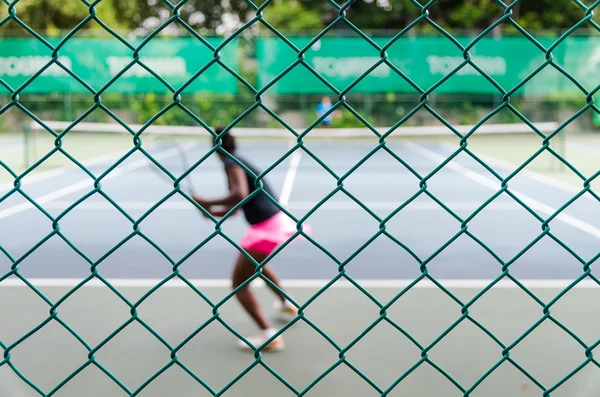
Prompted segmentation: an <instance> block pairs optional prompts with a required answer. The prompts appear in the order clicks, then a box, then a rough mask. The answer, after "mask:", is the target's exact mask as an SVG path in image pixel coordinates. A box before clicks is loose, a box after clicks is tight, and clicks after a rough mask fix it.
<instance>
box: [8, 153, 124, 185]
mask: <svg viewBox="0 0 600 397" xmlns="http://www.w3.org/2000/svg"><path fill="white" fill-rule="evenodd" d="M123 154H124V153H123V152H122V151H121V152H113V153H109V154H103V155H101V156H98V157H93V158H91V159H89V160H86V161H82V162H81V164H83V165H84V166H85V167H93V166H95V165H98V164H102V163H104V162H106V161H110V160H113V159H115V160H116V159H118V158H119V157H120V156H122V155H123ZM78 168H79V167H77V165H75V164H72V165H66V166H64V167H59V168H56V169H53V170H48V171H43V172H40V173H39V174H33V175H29V176H27V177H26V181H27V184H32V183H36V182H41V181H44V180H46V179H50V178H54V177H56V176H60V175H63V174H66V173H67V172H69V171H71V170H73V169H78ZM13 187H14V183H13V182H8V183H3V184H0V192H4V191H8V190H10V189H12V188H13Z"/></svg>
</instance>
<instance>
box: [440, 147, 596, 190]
mask: <svg viewBox="0 0 600 397" xmlns="http://www.w3.org/2000/svg"><path fill="white" fill-rule="evenodd" d="M441 146H443V147H445V148H446V149H448V150H451V151H452V152H454V151H456V147H454V146H452V145H450V144H448V143H442V144H441ZM477 157H479V158H480V159H482V160H483V161H485V162H486V163H488V164H489V165H491V166H492V167H498V168H504V169H507V170H509V171H511V172H512V171H513V170H514V169H515V168H516V167H517V165H515V164H512V163H509V162H507V161H504V160H500V159H497V158H495V157H492V156H489V155H487V154H479V153H478V154H477ZM519 175H523V176H525V177H526V178H529V179H531V180H532V181H535V182H539V183H542V184H544V185H548V186H550V187H553V188H556V189H560V190H563V191H565V192H568V193H573V194H577V193H579V192H581V190H582V189H583V182H582V186H581V188H578V187H577V186H575V185H572V184H570V183H566V182H562V181H559V180H557V179H555V178H552V177H549V176H546V175H544V174H541V173H539V172H536V171H533V170H528V169H523V170H521V171H519ZM583 197H585V198H587V199H592V200H594V201H596V198H595V197H594V196H592V195H591V194H584V195H583Z"/></svg>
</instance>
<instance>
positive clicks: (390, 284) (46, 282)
mask: <svg viewBox="0 0 600 397" xmlns="http://www.w3.org/2000/svg"><path fill="white" fill-rule="evenodd" d="M27 280H28V281H29V282H30V283H31V284H33V285H34V286H35V287H59V288H73V287H75V286H77V285H78V284H79V283H80V282H81V281H82V279H75V278H28V279H27ZM108 281H109V282H110V283H111V284H112V285H113V286H114V287H116V288H152V287H154V286H156V285H157V284H158V283H160V282H161V281H162V279H150V278H149V279H110V278H109V279H108ZM330 281H331V280H328V279H289V280H285V279H284V280H283V281H282V284H283V286H284V287H285V288H306V289H313V288H322V287H324V286H325V285H326V284H327V283H329V282H330ZM355 281H356V282H357V283H359V284H360V285H361V286H363V287H365V288H382V289H383V288H387V289H401V288H405V287H407V286H408V285H410V284H411V283H413V282H414V279H392V280H387V279H386V280H378V279H367V280H364V279H357V280H355ZM437 281H438V282H439V283H440V284H442V285H443V286H444V287H447V288H460V289H482V288H485V287H487V286H488V285H490V284H491V283H492V282H493V280H489V279H439V280H437ZM519 281H520V282H521V283H522V284H523V285H524V286H525V287H527V288H541V289H551V288H560V289H562V288H565V287H567V286H569V285H570V284H571V283H572V282H573V280H565V279H557V280H543V279H530V280H529V279H524V280H519ZM189 282H190V283H191V284H192V285H194V286H195V287H198V288H231V280H229V279H189ZM86 286H87V287H92V288H98V287H105V285H104V283H102V282H101V281H100V280H98V279H94V280H91V281H89V282H88V283H87V284H86ZM2 287H7V288H18V287H27V286H26V285H25V284H24V283H23V282H22V281H21V280H20V279H17V278H10V279H7V280H4V281H2V282H1V283H0V288H2ZM252 287H253V288H264V287H266V284H265V282H264V281H262V280H256V281H254V282H253V283H252ZM161 288H189V287H188V285H187V284H185V283H184V282H183V281H181V280H171V281H169V282H167V283H166V284H165V285H164V286H162V287H161ZM331 288H333V289H347V288H356V287H355V286H354V285H352V284H351V283H349V282H348V281H346V280H340V281H338V282H336V283H335V284H333V285H332V286H331ZM413 288H416V289H437V288H438V287H437V286H436V285H435V284H434V283H432V282H431V281H428V280H423V281H421V282H419V283H418V284H416V285H415V286H414V287H413ZM494 288H499V289H517V288H520V287H519V286H517V285H516V284H515V283H513V282H512V281H510V280H507V279H503V280H500V281H499V282H498V283H496V284H495V285H494ZM576 288H580V289H591V288H598V289H599V290H600V286H598V284H596V283H595V282H594V281H593V280H587V279H586V280H582V281H581V282H579V284H577V287H576Z"/></svg>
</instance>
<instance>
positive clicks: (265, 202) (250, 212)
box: [224, 154, 280, 225]
mask: <svg viewBox="0 0 600 397" xmlns="http://www.w3.org/2000/svg"><path fill="white" fill-rule="evenodd" d="M235 158H236V159H237V160H238V161H239V162H240V163H242V164H244V165H245V166H246V167H247V168H248V169H249V170H250V171H252V173H254V175H260V171H259V170H258V169H257V168H256V167H254V166H253V165H252V164H250V163H249V162H248V161H246V160H245V159H244V158H242V157H240V156H239V155H238V154H235ZM224 165H225V168H227V167H231V166H238V167H239V165H238V164H237V163H236V162H234V161H233V160H231V159H229V158H226V159H225V161H224ZM243 171H244V173H245V174H246V178H247V180H248V189H249V191H250V194H252V193H253V192H254V191H256V190H257V187H256V178H254V176H252V175H250V174H249V173H248V172H247V171H246V170H243ZM261 182H262V185H263V191H265V192H267V193H268V194H269V195H270V196H271V197H273V198H274V199H275V200H276V199H277V196H276V195H275V193H274V191H273V189H271V186H270V185H269V184H268V183H267V181H266V180H265V178H263V179H261ZM242 210H243V211H244V216H245V218H246V220H247V221H248V223H250V224H251V225H256V224H258V223H261V222H264V221H266V220H267V219H269V218H271V217H272V216H273V215H276V214H277V213H278V212H279V211H280V210H279V208H277V206H276V205H275V204H273V203H272V202H271V200H269V199H268V198H267V196H265V194H264V193H263V192H262V191H261V192H259V193H258V194H256V195H255V196H253V197H252V198H251V199H250V200H248V201H247V202H246V203H245V204H244V205H243V206H242Z"/></svg>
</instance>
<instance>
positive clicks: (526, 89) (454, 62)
mask: <svg viewBox="0 0 600 397" xmlns="http://www.w3.org/2000/svg"><path fill="white" fill-rule="evenodd" d="M373 40H374V41H375V42H376V43H377V44H378V45H379V46H382V47H383V46H385V45H386V44H387V43H388V41H389V40H390V38H375V39H373ZM457 40H458V41H459V42H460V43H461V44H462V45H465V46H466V45H468V43H470V41H471V40H472V39H471V38H465V37H462V38H457ZM539 41H540V43H541V44H542V45H543V46H545V47H546V48H548V47H550V46H551V45H552V43H553V42H554V40H552V39H541V40H539ZM291 42H292V43H293V44H294V45H296V46H297V47H298V48H300V49H302V48H304V47H305V46H306V45H308V43H309V42H310V39H309V38H292V39H291ZM469 53H470V55H471V59H472V60H473V62H474V63H475V64H476V65H478V66H479V67H480V68H481V69H482V70H483V71H484V72H486V73H487V74H488V75H489V76H490V77H491V78H492V79H493V80H494V81H495V82H496V83H497V84H499V85H500V86H501V87H502V88H504V90H506V91H510V90H513V89H514V88H515V87H517V86H518V85H519V83H520V82H522V81H523V80H524V79H526V78H527V77H528V76H529V75H530V74H531V73H533V72H534V71H535V70H536V69H537V68H538V67H539V66H541V65H543V64H544V62H545V61H546V56H545V53H544V52H543V51H542V50H540V49H539V48H538V47H536V46H535V45H534V44H533V43H531V41H529V40H528V39H527V38H524V37H501V38H483V39H482V40H480V41H479V42H478V43H477V44H476V45H475V46H473V47H472V48H470V50H469ZM257 54H258V59H259V62H260V68H259V75H258V81H259V85H260V86H261V87H264V86H266V85H267V84H269V83H271V82H272V81H273V80H274V79H276V78H277V76H278V75H279V74H280V73H281V72H283V71H284V70H285V69H286V68H287V67H289V66H290V65H291V64H292V63H293V62H294V61H296V60H297V59H298V54H297V52H295V51H294V50H293V49H291V48H290V47H289V46H288V45H287V44H286V43H285V42H283V41H281V40H280V39H278V38H263V39H260V40H259V42H258V48H257ZM386 55H387V57H388V59H389V61H390V62H391V63H392V64H393V65H394V66H396V67H397V68H398V69H399V70H401V71H402V72H403V73H404V74H405V75H406V77H407V78H409V79H411V80H412V81H413V82H414V83H416V84H417V85H418V86H419V87H420V88H421V89H423V90H428V89H430V88H431V87H433V86H434V85H436V84H438V83H439V82H440V81H442V80H443V79H444V78H445V76H447V75H448V74H450V73H451V72H452V71H453V70H454V69H455V68H456V67H457V66H459V65H460V64H461V63H462V62H463V60H464V57H463V54H462V51H461V50H460V49H459V48H458V47H457V46H456V45H455V44H453V43H452V42H451V41H450V40H448V39H447V38H444V37H407V38H401V39H399V40H397V41H396V42H395V43H394V44H393V45H392V46H390V47H389V48H388V49H387V50H386ZM552 55H553V59H554V60H555V62H556V63H557V64H559V65H561V66H563V67H564V68H565V69H566V70H567V71H568V72H569V73H571V74H572V75H573V76H574V77H575V78H576V79H578V80H580V81H582V82H583V84H584V85H585V86H586V88H587V89H589V90H591V89H593V87H595V85H594V84H599V83H600V80H598V78H597V71H598V66H600V38H598V37H573V38H569V39H567V40H565V41H564V42H562V43H561V44H560V45H559V46H557V47H556V48H554V49H553V51H552ZM304 57H305V61H306V62H307V63H308V65H310V67H312V68H313V69H314V70H315V71H316V72H317V73H318V74H319V75H321V76H322V77H323V78H324V79H326V80H327V81H328V82H329V83H330V84H331V85H333V86H334V87H335V88H336V89H338V90H340V91H342V90H344V89H346V88H347V87H349V86H350V85H351V84H353V83H354V82H355V81H356V80H357V79H359V77H360V76H361V75H362V74H363V73H364V72H365V71H367V70H368V69H369V68H371V67H372V66H373V65H374V64H375V63H376V62H378V61H379V60H380V59H381V56H380V54H379V51H378V50H377V49H376V48H374V47H373V46H372V45H371V44H369V43H368V42H367V41H365V40H364V39H362V38H359V37H357V38H323V39H321V40H319V41H318V42H316V43H315V44H314V45H313V46H312V47H311V48H310V49H308V50H307V51H306V52H305V56H304ZM269 92H272V93H279V94H294V93H306V94H332V91H331V89H330V88H329V87H327V85H325V84H324V83H323V82H321V81H320V80H319V79H318V78H317V77H316V76H315V75H314V74H313V73H312V72H311V71H310V70H309V69H308V68H306V67H304V66H303V65H298V66H296V67H295V68H294V69H293V70H292V71H291V72H290V73H288V74H286V75H285V76H284V77H283V78H281V79H280V80H278V81H277V82H276V83H274V84H273V86H272V87H271V88H269ZM351 92H355V93H376V92H382V93H385V92H401V93H417V90H415V88H413V87H412V86H411V85H410V84H409V83H408V82H407V81H406V80H405V79H404V78H402V77H401V76H400V75H399V74H398V73H397V72H396V71H394V70H392V69H391V68H390V67H388V66H387V65H380V66H379V67H377V68H376V69H374V70H373V71H372V72H371V73H370V74H369V75H368V76H367V77H365V78H364V79H362V80H361V81H360V82H359V83H358V84H356V86H354V87H353V88H352V90H351ZM435 92H436V93H450V94H452V93H475V94H477V93H481V94H497V93H498V94H499V93H500V91H499V90H498V89H497V88H496V87H495V86H494V85H493V84H492V83H491V82H490V81H488V80H487V79H486V78H485V77H483V76H482V75H481V74H480V73H479V72H478V71H477V70H475V69H474V68H473V67H471V66H470V65H467V66H464V67H463V68H462V69H460V71H458V72H457V73H455V74H454V75H452V77H450V78H449V79H447V80H445V81H444V82H443V83H442V84H441V85H439V86H438V87H437V88H436V89H435ZM580 92H581V91H579V90H578V88H577V87H576V86H575V85H574V84H573V83H571V82H569V81H568V79H567V78H566V77H565V76H564V75H562V74H561V73H560V72H559V71H557V70H556V69H555V68H554V67H552V66H551V65H548V66H546V67H545V68H544V69H543V70H542V71H541V72H539V73H538V74H536V75H535V76H534V77H533V78H531V79H529V80H527V82H526V84H524V85H523V86H522V87H521V88H520V89H519V90H518V91H517V92H516V93H517V94H527V95H547V94H563V93H580Z"/></svg>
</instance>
